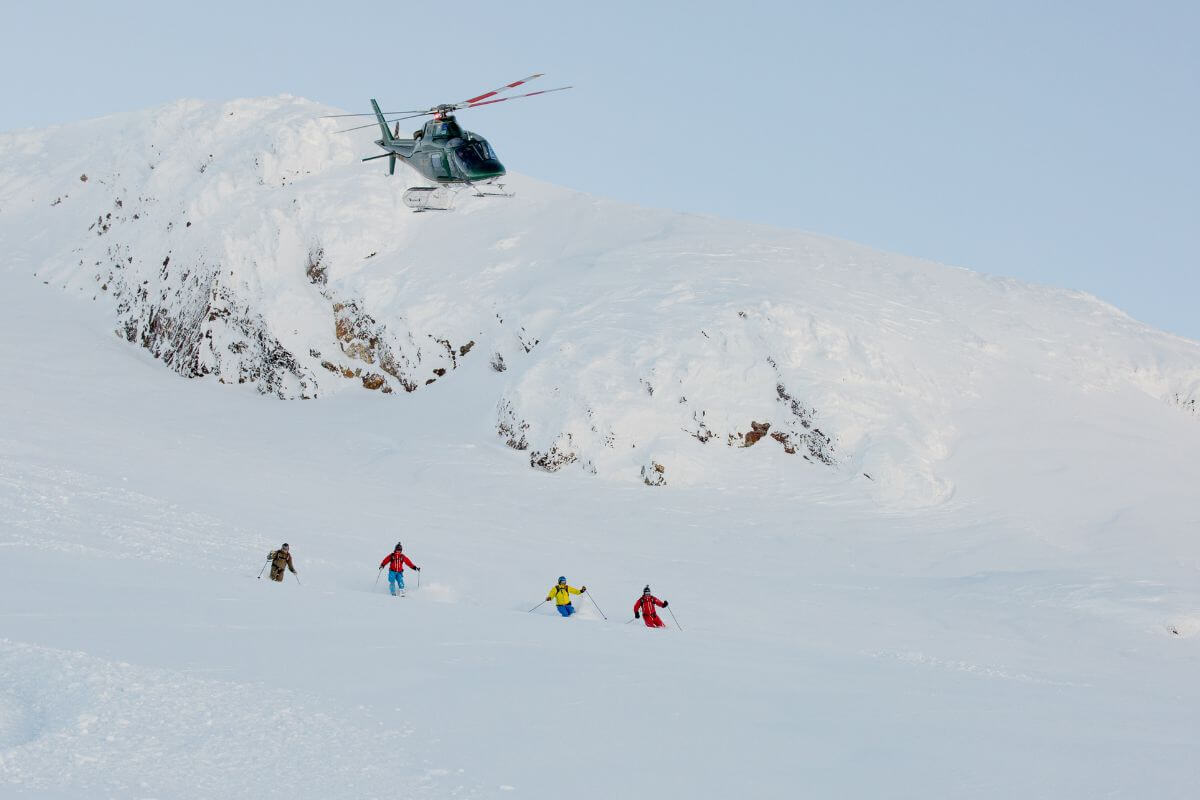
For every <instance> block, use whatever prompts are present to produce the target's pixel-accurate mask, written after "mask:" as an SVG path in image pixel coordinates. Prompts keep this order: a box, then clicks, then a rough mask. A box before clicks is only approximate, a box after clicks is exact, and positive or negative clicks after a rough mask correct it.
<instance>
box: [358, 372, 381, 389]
mask: <svg viewBox="0 0 1200 800" xmlns="http://www.w3.org/2000/svg"><path fill="white" fill-rule="evenodd" d="M384 383H385V381H384V378H383V376H382V375H380V374H379V373H377V372H368V373H367V374H366V375H363V376H362V385H363V386H364V387H366V388H367V389H378V388H379V387H381V386H383V384H384Z"/></svg>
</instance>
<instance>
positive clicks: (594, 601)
mask: <svg viewBox="0 0 1200 800" xmlns="http://www.w3.org/2000/svg"><path fill="white" fill-rule="evenodd" d="M584 594H586V595H587V596H588V600H591V601H592V605H594V606H595V607H596V610H597V611H599V612H600V616H602V617H604V612H603V611H602V610H601V609H600V604H599V603H597V602H596V598H594V597H592V593H591V592H584ZM604 618H605V619H608V617H604Z"/></svg>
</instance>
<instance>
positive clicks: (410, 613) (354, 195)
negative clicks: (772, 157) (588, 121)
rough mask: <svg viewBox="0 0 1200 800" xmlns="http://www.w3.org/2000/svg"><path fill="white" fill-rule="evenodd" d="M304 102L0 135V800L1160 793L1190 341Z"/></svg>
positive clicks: (1191, 385)
mask: <svg viewBox="0 0 1200 800" xmlns="http://www.w3.org/2000/svg"><path fill="white" fill-rule="evenodd" d="M330 111H331V110H330V109H328V108H326V107H324V106H320V105H317V104H314V103H311V102H308V101H305V100H299V99H295V98H290V97H282V98H273V99H258V100H241V101H234V102H230V103H226V104H205V103H199V102H191V101H185V102H179V103H176V104H173V105H171V106H168V107H165V108H161V109H155V110H152V111H146V112H140V113H134V114H122V115H117V116H112V117H108V118H104V119H99V120H91V121H87V122H81V123H77V124H73V125H67V126H62V127H59V128H53V129H48V130H42V131H32V132H15V133H5V134H0V243H3V253H4V260H3V267H0V280H3V281H4V284H5V289H6V291H5V313H4V314H3V315H2V317H0V325H2V326H3V327H2V328H0V334H2V335H0V376H2V380H3V385H4V391H3V393H0V418H2V419H4V420H6V425H5V426H4V428H3V430H2V431H0V519H3V523H2V529H3V534H2V539H0V794H5V796H30V797H47V796H53V797H57V796H62V797H67V796H71V797H79V796H105V797H109V796H111V797H133V796H139V797H140V796H146V797H149V796H161V797H273V796H279V797H289V798H293V800H294V799H295V798H300V797H314V798H315V797H321V798H330V797H346V798H358V797H374V796H385V795H386V796H393V795H394V794H395V792H396V791H397V786H396V783H397V782H401V786H402V788H403V790H404V791H403V792H402V793H403V794H405V795H406V796H416V797H491V796H497V797H500V796H529V797H534V796H544V795H545V794H547V793H550V792H554V791H558V792H565V793H569V794H571V795H572V796H575V797H586V798H593V797H594V798H610V797H630V798H640V797H656V796H659V795H661V794H663V793H664V792H673V793H682V794H686V795H688V796H692V797H796V796H803V795H805V794H806V793H810V794H812V795H813V796H823V797H832V796H838V797H881V796H889V797H959V796H973V797H996V798H1001V797H1003V798H1010V797H1054V798H1063V797H1080V798H1083V797H1088V798H1090V797H1096V796H1105V795H1111V796H1125V797H1150V796H1153V797H1181V798H1182V797H1190V796H1192V794H1193V793H1194V785H1195V783H1194V778H1195V772H1194V767H1193V766H1192V760H1191V757H1190V751H1191V749H1192V746H1191V743H1192V739H1193V737H1194V720H1193V717H1194V714H1193V713H1192V711H1191V709H1192V708H1194V706H1195V704H1196V702H1197V701H1198V700H1200V695H1198V694H1197V691H1196V689H1195V688H1194V681H1192V680H1191V677H1190V676H1191V675H1192V674H1193V673H1194V671H1195V668H1196V667H1197V666H1198V665H1200V655H1198V653H1197V651H1196V646H1197V643H1198V642H1200V637H1195V636H1194V634H1195V633H1197V632H1200V590H1198V589H1197V580H1196V578H1197V569H1200V554H1198V553H1197V551H1196V542H1195V531H1196V529H1197V528H1196V526H1197V525H1198V524H1200V517H1198V516H1197V512H1196V510H1195V487H1196V485H1197V483H1198V480H1200V464H1198V463H1197V462H1196V459H1195V457H1194V454H1195V453H1196V452H1197V450H1198V448H1200V344H1198V343H1196V342H1192V341H1188V340H1185V339H1182V338H1179V337H1175V336H1171V335H1168V334H1165V333H1162V332H1159V331H1156V330H1153V329H1151V328H1149V327H1147V326H1145V325H1143V324H1141V323H1139V322H1137V321H1135V320H1133V319H1130V318H1129V317H1128V316H1126V315H1124V314H1123V313H1122V312H1120V311H1119V310H1117V309H1115V308H1113V307H1111V306H1109V305H1107V304H1105V303H1102V302H1100V301H1098V300H1097V299H1095V298H1093V297H1090V296H1088V295H1085V294H1081V293H1079V292H1073V291H1066V290H1060V289H1051V288H1047V287H1038V286H1030V285H1026V284H1022V283H1019V282H1017V281H1012V280H1007V279H1000V278H993V277H988V276H983V275H979V274H976V273H973V272H970V271H967V270H963V269H957V268H952V267H947V266H944V265H939V264H934V263H930V262H926V261H921V260H917V259H911V258H904V257H899V256H895V255H889V254H884V253H879V252H877V251H874V250H871V249H868V248H865V247H860V246H857V245H854V244H850V243H846V242H842V241H837V240H833V239H829V238H825V237H821V236H815V235H810V234H803V233H798V232H795V231H787V230H780V229H774V228H767V227H760V226H754V225H748V224H743V223H732V222H728V221H724V220H719V219H714V218H709V217H702V216H696V215H688V214H680V213H675V212H668V211H658V210H649V209H641V208H634V207H630V206H626V205H621V204H619V203H615V202H611V201H606V200H601V199H597V198H594V197H590V196H588V195H585V194H580V193H577V192H572V191H568V190H565V189H562V188H559V187H555V186H550V185H545V184H542V183H539V182H536V181H533V180H530V179H528V178H524V177H522V176H519V175H514V176H512V179H511V181H510V184H509V185H510V188H512V189H514V190H515V192H516V196H515V197H514V198H511V199H495V198H492V199H481V198H474V197H471V196H469V195H468V194H464V195H461V196H460V197H459V198H458V200H457V202H456V209H455V210H454V211H453V212H451V213H441V214H439V213H423V214H413V213H411V212H410V211H409V210H408V209H407V208H405V207H404V206H403V204H402V203H401V202H400V195H401V194H402V192H403V190H404V189H405V188H406V186H407V185H409V183H408V182H409V181H410V180H412V176H411V175H410V174H409V173H407V172H405V171H404V170H400V171H398V173H397V175H396V176H395V177H393V178H389V177H388V176H387V175H386V170H385V169H381V168H379V167H378V166H377V164H378V162H374V163H369V164H363V163H361V162H360V161H359V159H360V158H361V157H362V156H364V155H370V154H372V152H371V151H372V148H371V145H370V140H371V139H372V138H373V137H374V134H373V133H372V132H371V131H370V130H366V131H362V132H360V133H355V134H337V133H335V131H336V126H335V125H333V124H331V123H330V121H328V120H321V119H318V117H319V116H320V115H321V114H324V113H330ZM493 144H495V145H496V146H497V148H498V149H499V151H500V156H501V158H503V155H504V146H503V142H499V141H497V142H493ZM595 157H598V158H603V157H606V155H605V154H595ZM114 334H115V335H114ZM178 376H184V377H186V378H188V379H191V380H182V379H180V378H179V377H178ZM305 398H307V401H306V402H301V401H302V400H303V399H305ZM529 467H533V468H534V469H532V470H531V469H529ZM546 472H552V473H555V474H552V475H550V474H545V473H546ZM648 487H655V488H648ZM396 538H402V539H403V540H404V541H405V544H406V548H407V550H408V552H410V553H411V555H412V556H413V558H414V559H415V560H416V562H417V563H418V564H421V565H422V566H423V567H424V568H425V569H424V571H423V572H422V580H423V581H424V585H423V586H422V587H421V588H420V590H419V591H417V592H413V593H411V595H410V597H409V598H406V599H405V600H404V601H403V603H404V605H403V606H401V607H400V608H397V606H398V605H400V603H401V601H393V600H391V598H389V597H387V596H386V595H384V594H380V592H381V591H382V590H381V589H380V587H379V585H378V584H375V585H372V581H373V580H374V579H375V578H376V567H377V565H378V563H379V559H380V558H381V557H382V556H383V555H384V554H385V552H386V551H388V550H390V548H391V546H392V544H393V543H394V541H395V539H396ZM284 540H289V541H290V542H291V543H292V545H293V552H295V553H296V557H297V562H298V566H299V567H300V569H301V573H302V575H303V578H302V579H303V581H304V583H303V584H302V585H301V584H293V585H285V586H282V587H280V586H276V585H274V584H271V585H264V584H267V581H266V580H265V579H264V580H262V581H256V580H255V574H256V573H257V572H258V569H259V567H260V566H261V565H262V557H263V555H264V554H265V552H266V551H267V550H268V549H269V548H271V547H274V546H276V545H278V543H279V542H281V541H284ZM564 572H565V573H566V574H567V575H569V576H570V577H571V579H572V581H573V582H576V583H587V584H588V585H589V587H590V589H591V591H592V596H591V598H589V600H584V599H582V598H580V599H577V602H579V603H582V604H583V606H582V610H581V614H580V616H581V617H582V619H578V618H577V619H573V620H570V621H562V620H560V619H558V617H557V615H552V616H543V613H542V612H545V611H546V609H545V608H544V607H542V608H539V609H537V610H535V611H534V612H533V613H526V612H527V610H528V609H529V608H530V607H531V606H534V605H535V604H536V603H538V602H539V601H540V600H541V599H542V598H543V597H544V590H545V588H546V586H547V585H548V583H549V582H550V581H552V580H553V579H554V578H555V577H556V576H557V575H559V574H561V573H564ZM288 580H289V582H290V581H292V579H291V578H290V577H289V579H288ZM410 580H411V576H410ZM646 582H651V583H652V584H653V585H654V587H655V589H656V591H659V592H660V593H661V594H663V595H665V596H667V597H669V599H670V600H671V608H672V609H678V610H679V614H680V619H679V621H680V622H682V623H683V624H684V626H685V628H686V629H685V630H683V631H680V630H676V631H675V632H674V634H673V635H672V634H666V633H662V634H661V635H659V636H657V637H655V635H654V634H655V633H656V632H651V631H646V630H645V629H643V628H641V626H640V623H639V624H638V625H630V626H628V627H626V626H624V625H622V624H621V623H623V622H624V621H625V620H626V619H627V618H628V616H629V613H628V609H629V606H630V604H631V602H632V600H633V598H634V596H636V595H637V594H638V593H640V590H641V587H642V586H643V585H644V584H645V583H646ZM592 599H598V600H599V601H600V602H601V603H602V604H603V605H604V606H605V607H606V608H605V610H606V611H607V612H608V617H609V618H608V619H607V620H606V619H605V618H604V617H603V615H602V613H601V612H600V607H599V606H597V607H593V606H592V605H590V604H589V601H590V600H592ZM672 621H674V620H672ZM56 792H57V793H60V794H55V793H56Z"/></svg>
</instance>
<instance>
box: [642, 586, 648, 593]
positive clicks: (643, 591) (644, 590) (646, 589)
mask: <svg viewBox="0 0 1200 800" xmlns="http://www.w3.org/2000/svg"><path fill="white" fill-rule="evenodd" d="M642 594H650V585H649V584H647V585H646V588H645V589H642Z"/></svg>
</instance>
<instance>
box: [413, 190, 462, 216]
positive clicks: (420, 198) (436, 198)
mask: <svg viewBox="0 0 1200 800" xmlns="http://www.w3.org/2000/svg"><path fill="white" fill-rule="evenodd" d="M455 194H456V192H455V191H454V189H452V188H451V187H449V186H414V187H412V188H410V189H405V190H404V194H403V195H401V196H400V199H401V200H403V201H404V205H406V206H408V207H409V208H411V209H412V210H413V211H414V212H419V211H452V210H453V208H454V195H455Z"/></svg>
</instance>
